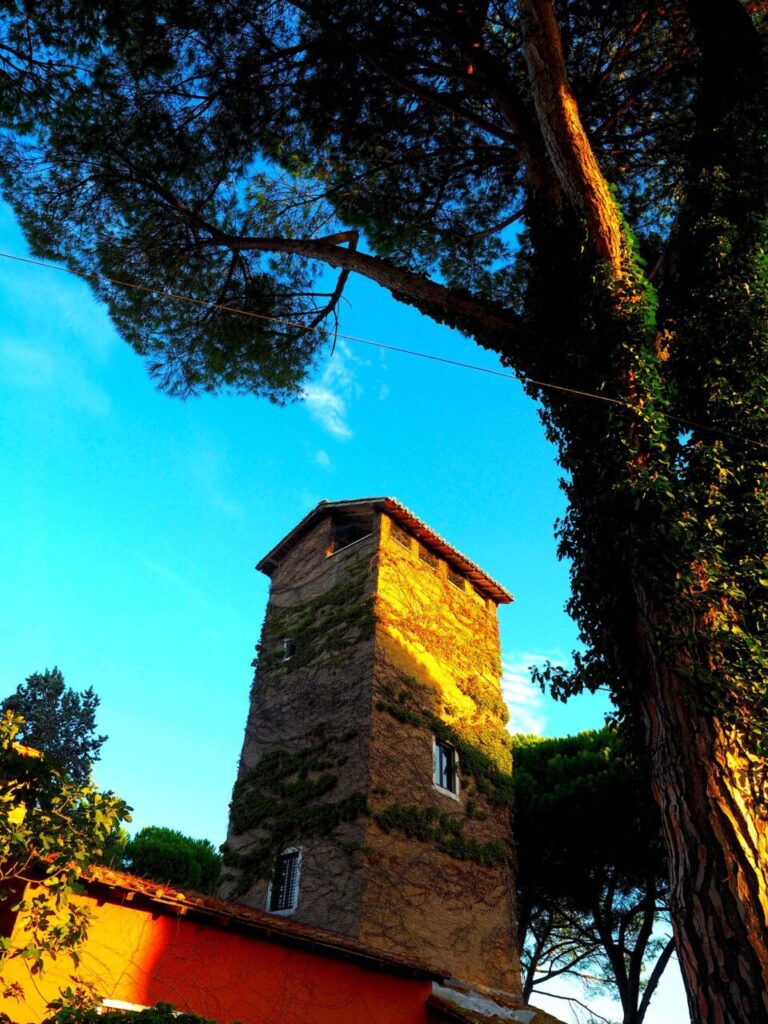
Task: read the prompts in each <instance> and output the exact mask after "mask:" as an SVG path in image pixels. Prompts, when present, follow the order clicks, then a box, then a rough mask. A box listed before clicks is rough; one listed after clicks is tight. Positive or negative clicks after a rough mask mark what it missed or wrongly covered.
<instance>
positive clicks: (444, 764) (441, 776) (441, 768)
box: [434, 738, 459, 797]
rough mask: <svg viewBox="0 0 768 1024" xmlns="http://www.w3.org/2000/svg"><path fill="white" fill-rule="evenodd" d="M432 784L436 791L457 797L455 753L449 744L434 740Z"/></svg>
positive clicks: (457, 776) (457, 777)
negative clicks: (439, 790) (440, 790)
mask: <svg viewBox="0 0 768 1024" xmlns="http://www.w3.org/2000/svg"><path fill="white" fill-rule="evenodd" d="M434 743H435V775H434V783H435V785H436V786H437V788H438V789H442V790H445V792H446V793H450V794H451V795H452V796H456V797H458V795H459V775H458V772H457V771H456V751H455V749H454V748H453V747H452V746H451V745H450V743H444V742H443V741H442V740H439V739H437V738H436V739H435V741H434Z"/></svg>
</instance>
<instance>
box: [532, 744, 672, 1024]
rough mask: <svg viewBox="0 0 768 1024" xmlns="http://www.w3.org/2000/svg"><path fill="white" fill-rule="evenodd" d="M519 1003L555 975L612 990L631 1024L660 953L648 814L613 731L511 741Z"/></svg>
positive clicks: (641, 786)
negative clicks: (597, 982)
mask: <svg viewBox="0 0 768 1024" xmlns="http://www.w3.org/2000/svg"><path fill="white" fill-rule="evenodd" d="M514 758H515V773H514V787H515V814H514V833H515V837H516V846H517V865H518V867H517V871H518V874H517V889H518V900H517V903H518V915H519V925H520V948H521V959H522V963H523V974H524V986H525V992H524V994H525V996H526V998H529V997H530V995H531V992H532V990H533V989H534V987H536V986H543V985H545V984H547V983H548V982H549V981H551V980H552V979H553V978H556V977H558V976H560V975H562V974H564V973H570V974H573V975H575V976H576V977H583V976H584V975H587V976H588V977H590V978H591V979H593V980H594V979H596V978H597V979H601V981H600V985H601V986H603V987H604V986H609V987H612V988H614V989H616V991H617V994H618V995H619V998H620V1000H621V1003H622V1006H623V1010H624V1020H625V1021H627V1022H632V1024H641V1022H642V1019H643V1016H644V1014H645V1010H646V1009H647V1006H648V1004H649V1002H650V998H651V995H652V994H653V992H654V990H655V988H656V985H657V984H658V980H659V977H660V976H661V973H662V971H663V970H664V967H665V966H666V963H667V961H668V959H669V956H670V955H671V952H672V945H671V942H670V940H669V939H668V938H666V937H664V938H662V937H659V936H658V935H654V934H653V928H654V926H655V925H656V924H657V923H659V921H661V920H663V919H664V917H665V902H666V897H667V889H668V887H667V883H666V874H667V865H666V859H665V856H664V851H663V844H662V841H661V834H660V819H659V813H658V810H657V808H656V806H655V804H654V803H653V802H652V801H651V799H650V797H649V795H648V786H647V782H646V781H645V779H644V778H643V775H642V772H641V771H640V770H639V768H638V767H637V766H636V765H635V764H634V763H633V761H632V759H631V758H630V757H629V756H628V755H627V753H626V751H625V750H624V747H623V745H622V742H621V739H620V737H619V734H618V733H617V731H616V730H615V729H612V728H605V729H602V730H600V731H599V732H584V733H579V735H578V736H565V737H562V738H558V739H542V738H540V737H536V736H516V737H515V738H514Z"/></svg>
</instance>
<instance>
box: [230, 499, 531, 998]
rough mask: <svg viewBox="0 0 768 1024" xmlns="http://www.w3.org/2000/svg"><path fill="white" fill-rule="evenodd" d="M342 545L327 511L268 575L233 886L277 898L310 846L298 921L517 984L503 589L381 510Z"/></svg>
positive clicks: (461, 972)
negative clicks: (271, 885)
mask: <svg viewBox="0 0 768 1024" xmlns="http://www.w3.org/2000/svg"><path fill="white" fill-rule="evenodd" d="M398 537H399V538H400V539H399V540H398ZM403 541H404V543H401V542H403ZM331 550H332V522H331V518H330V516H325V517H323V518H320V519H319V521H316V522H315V524H314V526H313V527H312V528H311V529H310V530H309V531H308V532H307V533H305V534H304V535H303V536H302V537H300V538H299V539H298V540H296V541H295V542H294V543H293V545H292V547H291V548H290V549H288V550H287V551H284V552H281V554H280V561H279V564H278V565H277V567H276V568H275V570H274V572H273V575H272V587H271V591H270V600H269V605H268V609H267V615H266V619H265V623H264V628H263V631H262V637H261V642H260V645H259V653H258V667H257V671H256V676H255V680H254V686H253V692H252V699H251V709H250V714H249V717H248V724H247V727H246V735H245V740H244V745H243V753H242V757H241V762H240V768H239V772H238V781H237V783H236V785H235V789H234V793H233V800H232V807H231V813H230V830H229V836H228V840H227V845H228V853H227V856H226V858H225V864H226V877H225V881H224V883H223V886H222V890H221V891H222V895H225V896H229V897H231V898H236V899H241V900H242V901H243V902H246V903H248V904H251V905H253V906H257V907H264V906H265V901H266V896H267V886H268V878H269V874H270V871H271V868H272V866H273V864H274V858H275V856H276V855H277V854H278V853H279V852H281V850H284V849H286V848H290V847H294V846H296V847H300V848H301V850H302V858H303V860H302V870H301V881H300V891H299V903H298V907H297V909H296V911H295V912H294V913H293V916H294V917H295V918H296V919H297V920H299V921H303V922H306V923H309V924H315V925H318V926H321V927H325V928H329V929H331V930H335V931H338V932H340V933H342V934H346V935H350V936H353V937H355V938H358V939H359V940H360V941H361V942H363V943H365V944H366V945H368V946H371V947H373V948H377V949H380V950H382V951H383V952H390V953H395V954H401V955H404V956H409V957H416V958H418V959H419V960H421V961H426V962H427V963H429V964H431V965H432V966H433V967H434V968H435V969H437V970H439V971H447V972H449V973H452V974H453V975H454V976H455V977H458V978H460V979H462V980H464V981H467V982H471V983H474V984H480V985H485V986H487V987H489V988H493V989H498V990H501V991H505V992H507V993H509V994H511V995H513V996H514V995H519V986H520V982H519V963H518V958H517V952H516V948H515V919H514V908H513V903H512V900H513V893H514V863H513V856H512V847H511V842H510V839H511V837H510V825H509V798H510V771H511V755H510V744H509V737H508V735H507V733H506V730H505V728H504V725H505V722H506V709H505V707H504V704H503V701H502V699H501V688H500V678H501V663H500V654H499V639H498V625H497V619H496V606H495V603H494V602H493V601H492V600H490V599H487V598H485V597H484V596H483V595H482V594H480V593H479V592H478V591H476V590H475V589H474V588H473V587H472V586H471V584H469V582H468V581H466V580H464V579H463V578H462V577H457V576H456V575H455V574H454V576H453V579H454V582H451V579H450V576H449V567H448V565H447V564H446V562H445V561H444V560H443V559H442V558H440V557H437V556H435V554H434V553H433V552H429V551H427V550H425V549H423V548H422V547H421V546H420V545H419V544H418V543H417V541H416V539H415V538H413V537H410V536H409V535H407V534H403V532H402V531H399V532H398V530H397V529H393V523H392V521H391V520H390V518H389V517H388V516H387V515H386V514H383V513H377V514H376V515H375V516H374V518H373V533H372V535H371V536H370V537H367V538H364V539H360V540H358V541H356V542H355V543H353V544H351V545H350V546H349V547H347V548H344V549H342V550H340V551H337V552H336V553H335V554H332V555H329V551H331ZM286 639H290V640H292V641H293V642H294V644H295V649H294V651H293V654H292V656H291V657H290V658H289V659H288V660H284V657H283V656H284V646H283V642H284V641H285V640H286ZM435 737H440V738H441V739H442V740H443V741H444V742H448V743H450V744H451V745H452V746H454V747H455V749H456V750H457V752H458V758H459V775H460V784H459V792H458V794H455V795H451V794H447V793H445V792H443V791H440V790H439V789H437V788H436V787H435V786H434V784H433V757H434V741H435Z"/></svg>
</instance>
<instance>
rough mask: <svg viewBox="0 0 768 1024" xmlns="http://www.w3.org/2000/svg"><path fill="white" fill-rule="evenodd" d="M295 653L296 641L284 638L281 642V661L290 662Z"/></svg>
mask: <svg viewBox="0 0 768 1024" xmlns="http://www.w3.org/2000/svg"><path fill="white" fill-rule="evenodd" d="M295 653H296V641H295V640H291V638H290V637H286V638H285V640H283V661H290V660H291V658H292V657H293V656H294V654H295Z"/></svg>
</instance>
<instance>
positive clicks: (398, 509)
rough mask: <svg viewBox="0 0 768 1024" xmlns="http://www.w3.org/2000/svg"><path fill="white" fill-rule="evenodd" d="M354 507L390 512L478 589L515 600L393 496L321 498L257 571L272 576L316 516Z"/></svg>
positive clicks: (500, 598) (500, 600)
mask: <svg viewBox="0 0 768 1024" xmlns="http://www.w3.org/2000/svg"><path fill="white" fill-rule="evenodd" d="M356 507H359V508H360V509H361V510H362V509H368V508H372V509H376V510H377V511H379V512H384V513H386V514H387V515H388V516H391V517H392V519H394V520H395V521H396V522H397V523H399V525H400V526H402V527H403V528H404V529H405V530H407V531H408V532H409V533H410V534H412V535H413V536H414V537H416V539H417V540H418V541H420V542H421V543H422V544H424V545H425V546H426V547H428V548H429V549H430V550H432V551H434V552H435V553H436V554H438V555H440V556H441V557H442V558H444V559H445V561H446V562H448V563H449V564H450V565H451V566H453V568H454V569H455V570H456V571H457V572H459V573H461V575H462V576H464V577H465V578H466V579H467V580H469V582H470V583H471V584H472V585H473V586H474V587H475V588H476V589H477V590H479V591H480V592H481V593H482V594H485V595H486V596H487V597H490V598H492V600H494V601H495V602H496V604H509V603H510V602H511V601H514V597H513V596H512V594H510V592H509V591H508V590H506V589H505V588H504V587H502V586H501V584H500V583H497V582H496V580H494V579H493V578H492V577H491V576H489V575H488V574H487V573H486V572H484V571H483V570H482V569H481V568H480V566H479V565H476V564H475V563H474V562H473V561H471V560H470V559H469V558H467V557H466V555H463V554H462V553H461V552H460V551H457V550H456V548H454V547H453V546H452V545H450V544H449V543H448V542H447V541H446V540H444V539H443V538H442V537H441V536H440V535H439V534H438V533H435V531H434V530H433V529H431V527H429V526H427V524H426V523H424V522H422V520H421V519H419V518H418V517H417V516H415V515H414V514H413V512H411V511H410V509H407V508H406V507H405V505H402V504H401V503H400V502H399V501H397V500H396V499H395V498H388V497H375V498H349V499H346V500H343V501H326V500H325V499H324V500H323V501H321V502H320V503H319V504H318V505H316V506H315V508H313V509H312V511H311V512H309V513H308V514H307V515H306V516H305V517H304V518H303V519H302V520H301V522H299V523H297V525H296V526H294V528H293V529H292V530H291V531H290V533H287V534H286V535H285V537H283V539H282V540H281V541H280V542H279V543H278V544H276V545H275V546H274V547H273V548H272V550H271V551H269V552H268V553H267V554H266V555H265V556H264V557H263V558H262V559H261V561H259V562H258V563H257V565H256V568H257V569H258V570H259V572H263V573H265V574H266V575H267V576H271V575H272V573H273V572H274V570H275V568H276V566H277V564H278V562H279V561H280V558H281V557H282V556H283V554H284V553H285V552H286V551H288V550H289V549H290V548H291V547H292V546H293V545H294V544H295V543H296V542H297V541H298V540H299V538H300V537H302V536H303V535H304V534H305V533H306V532H307V531H308V530H309V529H311V527H312V526H313V525H314V524H315V523H316V522H317V521H318V520H319V519H321V518H322V517H323V516H326V515H329V514H331V513H333V512H339V511H350V512H351V511H354V509H355V508H356Z"/></svg>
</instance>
